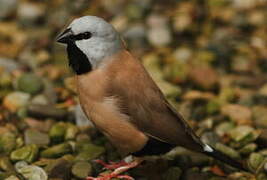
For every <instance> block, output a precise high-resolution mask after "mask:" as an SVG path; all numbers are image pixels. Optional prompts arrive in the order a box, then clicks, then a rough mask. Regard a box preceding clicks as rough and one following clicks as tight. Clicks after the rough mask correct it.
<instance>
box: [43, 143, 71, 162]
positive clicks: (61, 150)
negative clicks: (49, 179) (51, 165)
mask: <svg viewBox="0 0 267 180" xmlns="http://www.w3.org/2000/svg"><path fill="white" fill-rule="evenodd" d="M71 152H72V146H71V145H70V144H69V143H63V144H58V145H54V146H52V147H49V148H47V149H45V150H44V151H42V152H41V157H44V158H58V157H61V156H63V155H65V154H69V153H71Z"/></svg>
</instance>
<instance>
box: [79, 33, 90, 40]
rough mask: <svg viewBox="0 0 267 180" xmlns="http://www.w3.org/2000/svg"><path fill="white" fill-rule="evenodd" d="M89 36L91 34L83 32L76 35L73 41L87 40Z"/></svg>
mask: <svg viewBox="0 0 267 180" xmlns="http://www.w3.org/2000/svg"><path fill="white" fill-rule="evenodd" d="M91 36H92V34H91V33H90V32H84V33H80V34H77V35H76V36H75V40H83V39H89V38H91Z"/></svg>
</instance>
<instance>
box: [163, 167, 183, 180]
mask: <svg viewBox="0 0 267 180" xmlns="http://www.w3.org/2000/svg"><path fill="white" fill-rule="evenodd" d="M181 174H182V170H181V169H180V168H179V167H171V168H169V169H168V170H167V172H165V173H164V175H163V178H164V180H178V179H179V178H180V176H181Z"/></svg>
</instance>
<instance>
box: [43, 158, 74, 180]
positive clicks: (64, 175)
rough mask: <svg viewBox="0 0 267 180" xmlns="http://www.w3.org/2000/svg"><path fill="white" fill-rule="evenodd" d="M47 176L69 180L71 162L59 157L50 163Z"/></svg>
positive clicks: (54, 179)
mask: <svg viewBox="0 0 267 180" xmlns="http://www.w3.org/2000/svg"><path fill="white" fill-rule="evenodd" d="M50 166H51V167H50V168H49V170H48V171H49V172H48V176H49V179H50V178H51V180H70V179H71V162H69V161H68V160H66V159H63V158H60V159H57V160H56V161H54V162H53V163H52V164H50Z"/></svg>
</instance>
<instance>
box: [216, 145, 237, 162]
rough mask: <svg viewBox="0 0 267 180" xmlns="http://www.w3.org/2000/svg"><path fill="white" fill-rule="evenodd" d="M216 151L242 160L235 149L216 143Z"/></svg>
mask: <svg viewBox="0 0 267 180" xmlns="http://www.w3.org/2000/svg"><path fill="white" fill-rule="evenodd" d="M216 149H217V150H218V151H220V152H222V153H224V154H226V155H228V156H230V157H231V158H233V159H240V158H241V157H240V154H239V153H238V152H237V151H236V150H234V149H233V148H230V147H228V146H226V145H224V144H221V143H216Z"/></svg>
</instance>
